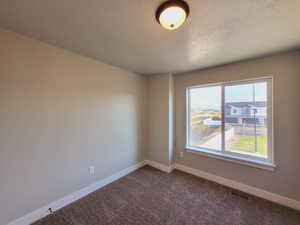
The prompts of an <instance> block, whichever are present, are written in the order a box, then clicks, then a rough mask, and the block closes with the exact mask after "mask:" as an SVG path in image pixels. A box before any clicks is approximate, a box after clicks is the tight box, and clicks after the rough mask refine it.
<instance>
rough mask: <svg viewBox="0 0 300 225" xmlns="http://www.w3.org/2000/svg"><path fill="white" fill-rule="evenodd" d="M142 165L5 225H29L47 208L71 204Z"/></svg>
mask: <svg viewBox="0 0 300 225" xmlns="http://www.w3.org/2000/svg"><path fill="white" fill-rule="evenodd" d="M144 165H146V162H145V161H142V162H140V163H138V164H135V165H133V166H130V167H128V168H126V169H123V170H121V171H120V172H118V173H115V174H113V175H112V176H110V177H107V178H105V179H103V180H101V181H98V182H96V183H94V184H91V185H90V186H88V187H85V188H83V189H81V190H79V191H76V192H74V193H72V194H69V195H67V196H65V197H63V198H61V199H59V200H57V201H55V202H52V203H50V204H48V205H46V206H44V207H42V208H40V209H37V210H35V211H33V212H31V213H29V214H27V215H25V216H23V217H21V218H19V219H16V220H14V221H12V222H10V223H9V224H7V225H29V224H32V223H34V222H35V221H37V220H39V219H42V218H43V217H45V216H47V215H49V212H48V209H49V208H52V209H53V211H56V210H58V209H61V208H63V207H65V206H66V205H69V204H71V203H72V202H74V201H76V200H78V199H80V198H82V197H84V196H86V195H88V194H90V193H92V192H94V191H96V190H97V189H99V188H101V187H103V186H105V185H107V184H110V183H112V182H113V181H115V180H118V179H119V178H121V177H123V176H126V175H127V174H129V173H131V172H133V171H135V170H137V169H139V168H141V167H143V166H144Z"/></svg>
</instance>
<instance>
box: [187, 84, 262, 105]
mask: <svg viewBox="0 0 300 225" xmlns="http://www.w3.org/2000/svg"><path fill="white" fill-rule="evenodd" d="M253 87H254V90H255V91H254V92H253ZM266 90H267V83H266V82H260V83H255V84H242V85H235V86H226V87H225V102H251V101H254V100H255V101H266V100H267V91H266ZM254 93H255V99H254ZM191 106H192V108H193V109H195V108H214V109H215V108H220V107H221V87H220V86H214V87H206V88H195V89H192V90H191Z"/></svg>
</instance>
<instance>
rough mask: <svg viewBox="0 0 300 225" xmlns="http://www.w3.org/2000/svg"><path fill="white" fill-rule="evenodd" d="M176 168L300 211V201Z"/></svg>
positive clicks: (225, 179) (187, 168) (212, 175)
mask: <svg viewBox="0 0 300 225" xmlns="http://www.w3.org/2000/svg"><path fill="white" fill-rule="evenodd" d="M174 167H175V169H178V170H181V171H183V172H186V173H189V174H192V175H195V176H197V177H201V178H204V179H207V180H210V181H213V182H216V183H219V184H222V185H224V186H227V187H231V188H234V189H236V190H240V191H243V192H245V193H248V194H251V195H255V196H257V197H260V198H263V199H266V200H269V201H271V202H275V203H278V204H280V205H284V206H287V207H289V208H293V209H296V210H300V201H297V200H294V199H291V198H287V197H284V196H282V195H278V194H274V193H272V192H268V191H265V190H263V189H259V188H256V187H253V186H249V185H246V184H242V183H239V182H236V181H233V180H230V179H227V178H224V177H220V176H216V175H214V174H211V173H207V172H203V171H200V170H197V169H194V168H191V167H187V166H184V165H180V164H175V165H174Z"/></svg>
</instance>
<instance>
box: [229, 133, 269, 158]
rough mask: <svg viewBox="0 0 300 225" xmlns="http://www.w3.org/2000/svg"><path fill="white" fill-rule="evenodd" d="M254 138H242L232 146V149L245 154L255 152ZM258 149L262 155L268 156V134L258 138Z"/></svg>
mask: <svg viewBox="0 0 300 225" xmlns="http://www.w3.org/2000/svg"><path fill="white" fill-rule="evenodd" d="M254 138H255V137H253V136H241V137H240V139H239V140H238V141H236V142H234V143H233V144H232V145H231V146H230V149H234V150H238V151H243V152H255V151H254V145H255V144H254ZM257 148H258V152H259V153H260V154H261V155H267V134H262V135H260V136H258V137H257Z"/></svg>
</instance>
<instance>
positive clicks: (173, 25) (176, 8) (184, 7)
mask: <svg viewBox="0 0 300 225" xmlns="http://www.w3.org/2000/svg"><path fill="white" fill-rule="evenodd" d="M189 13H190V8H189V5H188V4H187V3H186V2H185V1H183V0H168V1H166V2H164V3H162V4H161V5H160V6H159V7H158V9H157V10H156V20H157V22H158V23H159V24H160V25H161V26H162V27H164V28H165V29H167V30H175V29H177V28H179V27H180V26H181V25H182V24H183V23H184V22H185V20H186V18H187V17H188V15H189Z"/></svg>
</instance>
